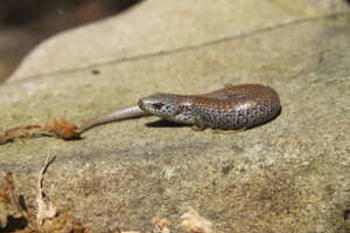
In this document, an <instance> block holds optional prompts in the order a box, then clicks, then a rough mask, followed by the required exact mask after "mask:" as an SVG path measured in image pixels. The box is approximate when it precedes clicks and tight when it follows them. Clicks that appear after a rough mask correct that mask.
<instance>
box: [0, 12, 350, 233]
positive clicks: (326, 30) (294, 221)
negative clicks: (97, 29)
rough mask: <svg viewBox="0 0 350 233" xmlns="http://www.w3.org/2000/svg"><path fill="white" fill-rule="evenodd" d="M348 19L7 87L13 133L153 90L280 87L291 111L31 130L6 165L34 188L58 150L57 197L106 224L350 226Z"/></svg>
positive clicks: (2, 93) (7, 118)
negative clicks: (190, 215) (227, 120)
mask: <svg viewBox="0 0 350 233" xmlns="http://www.w3.org/2000/svg"><path fill="white" fill-rule="evenodd" d="M349 22H350V16H349V15H346V14H343V15H337V16H330V17H324V18H318V19H309V20H303V21H298V22H294V23H293V22H292V23H289V24H285V25H282V26H277V27H272V28H268V29H266V30H259V31H257V32H252V33H248V34H246V35H244V36H232V37H227V38H226V39H224V40H215V41H213V42H209V43H204V44H202V45H199V46H192V47H189V48H183V49H178V50H176V51H169V52H164V53H160V54H151V55H145V56H141V57H137V58H130V59H124V60H118V61H115V62H110V63H108V64H103V65H98V66H96V67H94V68H93V69H94V70H91V69H83V70H77V71H67V72H61V73H58V74H52V75H46V76H42V77H32V78H27V79H24V80H17V81H13V82H11V83H7V84H5V85H2V86H1V87H0V100H1V101H0V109H1V110H2V117H1V119H0V125H1V126H2V128H3V129H5V128H7V127H14V126H17V125H22V124H29V123H42V122H45V121H46V120H47V119H48V118H49V117H52V116H64V117H66V118H67V119H69V120H72V121H75V122H78V123H79V122H82V121H83V120H84V119H87V118H89V117H90V116H94V115H97V114H99V113H101V112H106V111H111V110H114V109H118V108H122V107H125V106H128V105H132V104H134V103H136V101H137V100H138V98H141V97H143V96H145V95H148V94H151V93H154V92H160V91H161V92H169V93H179V94H195V93H205V92H208V91H212V90H216V89H218V88H221V87H222V86H223V85H224V84H228V83H231V84H241V83H262V84H266V85H270V86H272V87H273V88H275V89H276V90H277V91H278V92H279V93H280V97H281V101H282V107H283V109H282V112H281V114H280V116H279V117H278V118H276V119H275V120H273V121H272V122H270V123H268V124H265V125H263V126H261V127H257V128H254V129H251V130H247V131H244V132H241V133H221V132H214V131H211V130H206V131H203V132H195V131H192V130H191V129H190V128H188V127H178V126H176V125H165V126H164V127H162V125H161V124H155V123H154V122H155V121H157V120H158V119H157V118H156V117H149V118H142V119H137V120H130V121H124V122H118V123H113V124H108V125H104V126H101V127H98V128H95V129H92V130H90V131H88V132H86V133H85V134H84V135H83V136H84V138H83V139H82V140H76V141H62V140H58V139H53V138H37V139H31V140H24V141H23V142H15V143H11V144H6V145H4V146H1V147H0V151H1V155H0V157H1V164H0V170H1V171H2V172H5V171H7V170H11V171H13V172H14V173H15V174H16V177H17V185H18V186H19V191H20V192H22V193H24V195H26V196H30V195H32V196H33V194H32V193H31V192H32V190H33V186H35V179H36V175H37V173H38V171H39V169H40V167H41V166H42V163H43V161H44V160H45V157H46V155H47V154H48V151H49V150H51V153H53V154H55V155H56V156H57V159H56V161H55V163H54V164H53V165H52V166H51V167H50V168H49V172H48V176H47V179H46V181H45V185H47V186H50V185H52V187H51V189H50V195H51V199H53V200H54V201H55V204H56V205H57V206H58V208H61V209H71V211H72V212H73V213H74V215H75V216H77V217H79V218H80V219H82V220H83V221H85V222H88V225H89V226H91V227H92V228H94V229H96V230H97V231H101V232H103V231H107V230H108V229H113V228H115V227H119V228H121V229H123V230H130V229H135V230H140V231H142V232H146V231H147V232H149V231H150V230H151V229H152V226H151V224H150V221H151V219H152V217H156V216H161V217H165V218H168V219H169V220H170V221H171V222H173V226H174V228H173V229H172V232H182V230H181V228H177V227H175V226H176V224H177V222H178V221H179V220H178V219H179V217H180V216H181V214H182V213H184V211H185V210H186V208H188V207H192V208H194V209H195V210H197V211H198V212H199V213H200V214H201V215H202V216H204V217H206V218H207V219H209V220H210V221H211V222H212V223H213V224H214V225H213V228H214V232H247V233H248V232H249V233H251V232H329V233H331V232H332V233H333V232H347V231H349V229H350V228H349V220H348V217H347V213H348V212H349V208H350V204H349V203H350V193H349V187H350V172H349V171H350V170H349V167H350V156H349V154H350V144H349V142H350V134H349V132H350V122H349V116H350V98H349V97H350V94H349V89H350V68H349V64H350V57H349V53H350V44H349V37H350V29H349ZM58 80H59V81H58ZM150 123H152V124H150Z"/></svg>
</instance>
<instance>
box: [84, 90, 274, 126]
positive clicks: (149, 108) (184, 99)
mask: <svg viewBox="0 0 350 233" xmlns="http://www.w3.org/2000/svg"><path fill="white" fill-rule="evenodd" d="M280 109H281V105H280V99H279V95H278V94H277V92H276V91H275V90H274V89H272V88H271V87H268V86H264V85H260V84H243V85H236V86H234V85H229V86H226V87H225V88H223V89H220V90H217V91H214V92H211V93H207V94H201V95H175V94H166V93H158V94H153V95H150V96H147V97H144V98H141V99H140V100H139V102H138V104H137V105H136V106H132V107H130V108H126V109H122V110H118V111H115V112H112V113H110V114H106V115H102V116H100V117H97V118H95V119H93V120H90V121H88V122H87V123H86V124H84V125H83V126H82V127H81V130H82V131H85V130H87V129H89V128H91V127H94V126H96V125H99V124H105V123H108V122H111V121H118V120H123V119H128V118H133V117H142V116H149V115H153V116H158V117H160V118H163V119H166V120H168V121H172V122H179V123H184V124H190V125H194V126H195V127H196V128H197V129H205V128H212V129H221V130H237V129H247V128H251V127H254V126H257V125H260V124H263V123H265V122H267V121H269V120H271V119H272V118H274V117H275V116H276V115H277V114H278V113H279V111H280Z"/></svg>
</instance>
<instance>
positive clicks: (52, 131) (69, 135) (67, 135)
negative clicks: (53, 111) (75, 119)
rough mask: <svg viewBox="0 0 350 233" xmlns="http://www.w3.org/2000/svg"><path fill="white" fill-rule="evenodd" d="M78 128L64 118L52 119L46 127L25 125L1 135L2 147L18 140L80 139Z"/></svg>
mask: <svg viewBox="0 0 350 233" xmlns="http://www.w3.org/2000/svg"><path fill="white" fill-rule="evenodd" d="M80 134H81V132H80V130H79V129H78V127H77V126H76V125H75V124H73V123H71V122H69V121H67V120H65V119H64V118H51V119H50V120H49V121H48V122H47V123H46V124H45V125H23V126H19V127H15V128H11V129H7V130H5V132H4V133H2V134H0V145H2V144H6V143H9V142H13V141H15V140H18V139H30V138H37V137H56V138H61V139H65V140H70V139H76V138H79V136H80Z"/></svg>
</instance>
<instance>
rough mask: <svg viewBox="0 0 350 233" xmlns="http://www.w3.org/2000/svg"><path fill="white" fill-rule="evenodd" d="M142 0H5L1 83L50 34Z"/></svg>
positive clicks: (0, 20)
mask: <svg viewBox="0 0 350 233" xmlns="http://www.w3.org/2000/svg"><path fill="white" fill-rule="evenodd" d="M140 1H141V0H60V1H55V0H1V3H0V83H1V82H3V81H4V80H5V79H6V78H7V77H9V76H10V75H11V73H12V72H13V71H14V70H15V69H16V67H17V66H18V65H19V63H20V62H21V60H22V59H23V57H24V56H25V55H26V54H27V53H28V52H30V51H31V50H32V49H33V48H34V47H35V46H36V45H37V44H38V43H40V42H41V41H43V40H45V39H46V38H48V37H50V36H52V35H54V34H55V33H58V32H60V31H64V30H67V29H70V28H74V27H77V26H80V25H84V24H87V23H91V22H94V21H97V20H100V19H104V18H106V17H108V16H110V15H115V14H118V13H120V12H122V11H125V10H127V9H128V8H130V7H132V6H133V5H135V4H136V3H138V2H140Z"/></svg>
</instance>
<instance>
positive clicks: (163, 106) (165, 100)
mask: <svg viewBox="0 0 350 233" xmlns="http://www.w3.org/2000/svg"><path fill="white" fill-rule="evenodd" d="M178 102H179V100H178V96H175V95H171V94H162V93H160V94H153V95H150V96H147V97H145V98H142V99H140V101H139V102H138V106H139V107H140V108H141V109H142V110H143V111H145V112H146V113H150V114H152V115H155V116H159V117H162V118H165V119H171V118H172V117H174V116H176V115H177V114H178V113H179V111H181V110H180V108H179V105H178Z"/></svg>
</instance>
